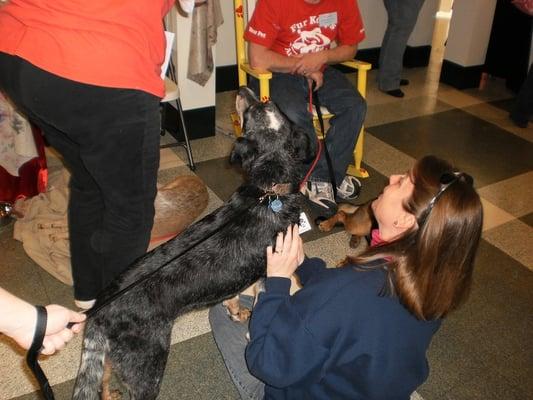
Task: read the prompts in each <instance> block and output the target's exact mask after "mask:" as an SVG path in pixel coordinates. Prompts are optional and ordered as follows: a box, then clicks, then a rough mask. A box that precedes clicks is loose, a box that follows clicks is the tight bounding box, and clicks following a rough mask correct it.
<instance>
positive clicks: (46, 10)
mask: <svg viewBox="0 0 533 400" xmlns="http://www.w3.org/2000/svg"><path fill="white" fill-rule="evenodd" d="M172 4H173V1H172V0H97V1H91V0H53V1H50V0H9V2H8V3H7V5H5V6H3V7H0V52H4V53H7V54H12V55H16V56H19V57H21V58H23V59H25V60H26V61H28V62H30V63H32V64H33V65H35V66H37V67H39V68H41V69H44V70H45V71H48V72H50V73H52V74H55V75H58V76H61V77H63V78H66V79H70V80H73V81H76V82H81V83H87V84H91V85H97V86H104V87H111V88H124V89H138V90H143V91H145V92H148V93H152V94H154V95H156V96H159V97H162V96H163V95H164V84H163V81H162V79H161V64H162V63H163V60H164V56H165V35H164V30H163V22H162V21H163V17H164V16H165V14H166V13H167V12H168V10H169V9H170V7H171V6H172Z"/></svg>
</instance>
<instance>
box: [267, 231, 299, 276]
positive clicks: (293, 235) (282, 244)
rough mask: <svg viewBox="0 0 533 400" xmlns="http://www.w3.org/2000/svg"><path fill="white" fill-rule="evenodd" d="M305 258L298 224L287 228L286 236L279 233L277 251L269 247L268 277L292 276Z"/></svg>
mask: <svg viewBox="0 0 533 400" xmlns="http://www.w3.org/2000/svg"><path fill="white" fill-rule="evenodd" d="M304 258H305V255H304V249H303V242H302V239H301V238H300V232H299V231H298V225H296V224H295V225H292V226H289V227H288V228H287V231H286V232H285V237H283V233H282V232H280V233H278V236H277V238H276V251H273V250H272V246H268V247H267V277H280V278H290V277H291V275H292V274H293V273H294V271H296V268H298V266H299V265H300V264H301V263H302V262H303V260H304Z"/></svg>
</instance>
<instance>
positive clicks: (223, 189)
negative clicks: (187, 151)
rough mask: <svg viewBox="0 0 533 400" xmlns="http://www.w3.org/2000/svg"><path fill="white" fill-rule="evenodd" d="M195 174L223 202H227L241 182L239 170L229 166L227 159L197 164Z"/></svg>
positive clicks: (216, 159)
mask: <svg viewBox="0 0 533 400" xmlns="http://www.w3.org/2000/svg"><path fill="white" fill-rule="evenodd" d="M195 173H196V174H197V175H198V176H199V177H200V178H202V180H203V181H204V182H205V184H206V185H207V187H209V189H211V190H212V191H213V192H215V194H216V195H217V196H218V197H220V199H222V200H223V201H227V200H228V199H229V198H230V197H231V195H232V194H233V192H234V191H235V189H237V188H238V187H239V185H241V184H242V182H243V177H242V175H241V173H240V170H239V169H238V168H237V166H232V165H230V163H229V161H228V158H227V157H222V158H215V159H211V160H207V161H202V162H199V163H197V164H196V171H195Z"/></svg>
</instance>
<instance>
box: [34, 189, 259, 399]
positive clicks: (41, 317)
mask: <svg viewBox="0 0 533 400" xmlns="http://www.w3.org/2000/svg"><path fill="white" fill-rule="evenodd" d="M263 200H264V199H258V201H257V202H251V203H250V204H249V205H248V206H247V207H246V208H245V209H244V210H239V214H241V213H243V212H244V211H248V210H249V209H250V208H252V206H254V205H256V204H259V203H261V202H262V201H263ZM238 216H239V215H237V213H235V215H233V216H231V218H229V219H228V221H227V222H229V221H230V220H233V219H235V218H237V217H238ZM227 222H226V223H224V224H220V225H219V227H218V228H216V229H215V230H213V231H212V232H210V233H209V234H208V235H206V236H204V237H203V238H201V239H200V240H198V241H196V242H194V243H193V244H192V245H190V246H189V247H187V248H186V249H185V250H183V251H181V252H180V253H178V254H177V255H175V256H174V257H172V258H171V259H170V260H168V261H167V262H165V263H164V264H162V265H160V266H159V267H158V268H156V269H155V270H153V271H152V272H150V273H148V274H146V275H144V276H142V277H141V278H139V279H138V280H136V281H135V282H133V283H131V284H129V285H128V286H126V287H125V288H124V289H121V290H119V291H118V292H115V293H113V294H112V295H111V296H109V297H108V298H107V299H105V300H104V301H102V302H100V303H99V304H98V306H96V307H93V308H91V309H89V310H87V311H86V312H84V314H85V315H87V319H89V318H91V317H93V316H94V315H95V314H96V313H97V312H98V311H100V310H101V309H102V308H104V307H106V306H108V305H109V304H110V303H111V302H113V301H114V300H115V299H117V298H118V297H120V296H122V295H123V294H124V293H126V292H127V291H129V290H131V289H132V288H133V287H135V286H137V285H138V284H140V283H142V282H144V281H146V280H147V279H148V278H150V277H151V276H153V275H154V274H155V273H156V272H159V271H161V270H162V269H163V268H164V267H166V266H167V265H169V264H170V263H171V262H173V261H175V260H176V259H178V258H179V257H181V256H182V255H183V254H185V253H187V252H188V251H189V250H191V249H193V248H194V247H196V246H198V245H199V244H200V243H203V242H205V241H206V240H207V239H209V238H210V237H211V236H213V235H215V234H216V233H218V232H219V231H221V230H222V229H223V228H225V227H226V224H227ZM35 308H36V309H37V324H36V327H35V333H34V336H33V341H32V344H31V346H30V349H29V350H28V353H27V354H26V363H27V364H28V367H29V368H30V370H31V372H32V374H33V375H34V376H35V379H37V382H38V383H39V387H40V388H41V392H42V393H43V396H44V398H45V400H54V399H55V398H54V393H53V391H52V388H51V387H50V383H49V382H48V378H47V377H46V375H45V374H44V372H43V370H42V368H41V366H40V365H39V359H38V358H39V354H40V352H41V350H42V345H43V340H44V335H45V332H46V323H47V319H48V318H47V312H46V308H44V307H43V306H35ZM87 319H86V321H87ZM74 324H75V323H74V322H70V323H68V324H67V328H68V329H70V328H72V326H73V325H74Z"/></svg>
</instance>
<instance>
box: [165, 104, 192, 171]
mask: <svg viewBox="0 0 533 400" xmlns="http://www.w3.org/2000/svg"><path fill="white" fill-rule="evenodd" d="M176 105H177V107H178V110H177V111H178V117H179V121H178V125H181V128H182V129H183V138H184V141H183V142H181V141H178V138H177V136H174V135H173V134H171V136H173V137H174V138H175V139H176V142H175V143H168V144H163V145H161V146H159V148H161V149H165V148H168V147H176V146H182V147H183V148H184V149H185V151H186V152H187V159H188V165H189V169H190V170H191V171H194V170H195V169H196V165H195V164H194V159H193V156H192V150H191V143H190V141H189V134H188V133H187V126H186V125H185V118H184V117H183V108H182V107H181V101H180V99H179V98H178V99H176ZM164 118H165V106H163V107H162V110H161V136H164V135H165V133H166V131H165V128H164V121H165V119H164Z"/></svg>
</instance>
